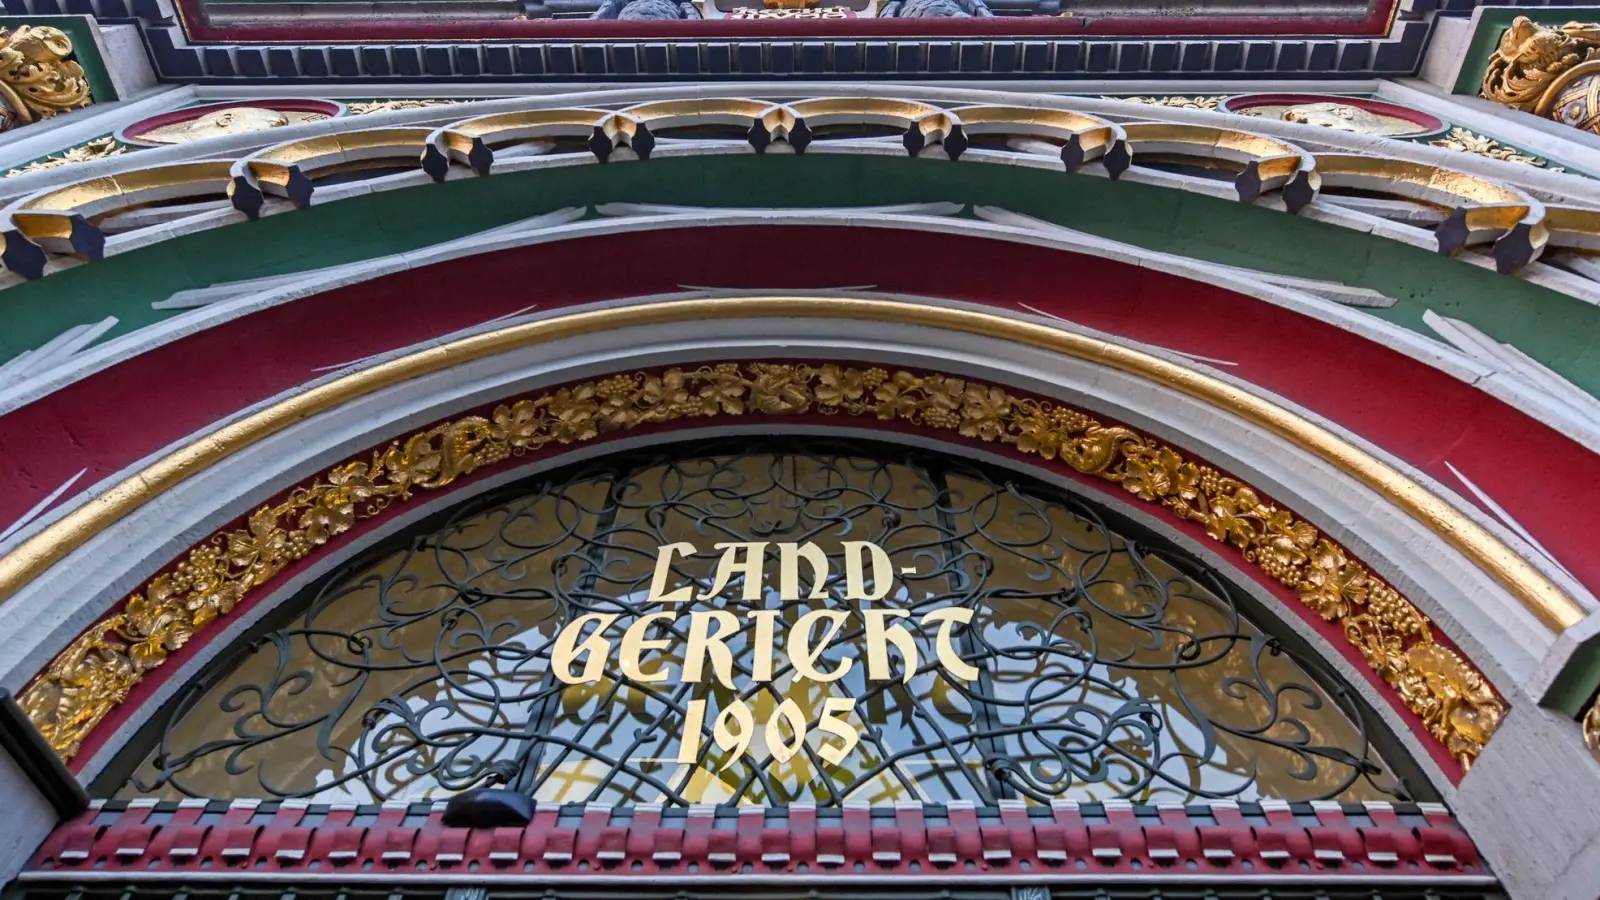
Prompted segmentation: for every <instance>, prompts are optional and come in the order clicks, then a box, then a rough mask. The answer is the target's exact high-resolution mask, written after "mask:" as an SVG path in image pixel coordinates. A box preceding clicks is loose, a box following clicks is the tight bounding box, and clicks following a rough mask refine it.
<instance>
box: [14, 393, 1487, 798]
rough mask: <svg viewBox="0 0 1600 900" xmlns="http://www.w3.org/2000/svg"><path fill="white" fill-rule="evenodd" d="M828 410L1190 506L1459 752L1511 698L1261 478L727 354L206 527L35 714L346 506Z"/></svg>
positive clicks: (1131, 438)
mask: <svg viewBox="0 0 1600 900" xmlns="http://www.w3.org/2000/svg"><path fill="white" fill-rule="evenodd" d="M802 414H821V415H831V416H841V417H850V418H861V419H866V420H876V421H880V422H896V423H899V424H900V425H901V426H904V427H914V428H922V429H927V430H930V431H934V432H944V433H949V434H953V435H959V436H960V437H962V438H966V439H969V440H975V441H980V442H984V443H992V444H999V445H1005V446H1009V447H1011V448H1014V449H1015V450H1016V451H1018V452H1020V453H1022V454H1025V455H1028V456H1033V457H1037V458H1039V459H1041V460H1044V461H1046V462H1049V463H1052V464H1055V465H1060V466H1064V467H1066V468H1067V469H1070V470H1072V471H1074V472H1077V473H1080V474H1082V475H1086V476H1089V477H1092V478H1097V479H1101V480H1104V481H1106V482H1110V483H1112V484H1116V485H1120V486H1121V487H1122V489H1123V490H1124V491H1126V492H1127V493H1128V494H1129V495H1131V497H1133V498H1137V499H1138V500H1140V501H1143V502H1144V503H1147V504H1150V505H1153V506H1159V507H1161V508H1163V509H1165V510H1166V511H1167V512H1168V513H1170V514H1171V515H1173V516H1176V517H1177V518H1179V519H1181V520H1183V521H1187V522H1192V523H1195V524H1198V525H1199V526H1201V527H1202V528H1203V529H1204V531H1205V534H1206V535H1207V536H1208V537H1209V538H1210V539H1211V540H1212V541H1214V542H1216V543H1218V544H1222V545H1227V546H1229V547H1231V548H1233V549H1234V550H1235V551H1237V552H1238V553H1239V554H1240V556H1241V557H1242V559H1243V561H1244V562H1245V563H1246V564H1248V565H1249V566H1250V567H1253V568H1254V569H1256V570H1257V571H1259V572H1260V573H1261V574H1263V575H1265V576H1266V577H1268V578H1270V579H1272V580H1273V581H1275V582H1277V583H1278V584H1281V585H1282V586H1284V587H1285V588H1287V589H1288V590H1290V591H1292V592H1293V594H1294V596H1295V597H1296V598H1298V600H1299V602H1300V603H1302V604H1303V605H1304V606H1305V607H1306V608H1307V609H1308V610H1309V611H1310V612H1311V613H1312V614H1314V615H1315V616H1316V617H1318V618H1320V619H1321V620H1322V621H1324V622H1328V623H1332V624H1334V625H1335V626H1336V627H1337V628H1338V629H1339V630H1340V632H1342V634H1343V636H1344V638H1345V640H1346V641H1348V643H1349V645H1350V646H1351V647H1352V648H1353V649H1354V650H1355V651H1357V652H1358V653H1359V655H1360V656H1361V658H1363V659H1364V660H1365V661H1366V662H1367V664H1368V665H1369V666H1370V667H1371V668H1372V670H1373V671H1374V672H1375V673H1376V674H1377V675H1378V677H1379V678H1380V679H1381V680H1382V681H1383V682H1384V683H1386V684H1387V685H1388V686H1389V687H1390V688H1391V689H1392V690H1393V691H1394V692H1395V695H1396V697H1397V698H1398V700H1399V702H1400V703H1401V704H1402V705H1404V706H1405V707H1406V709H1408V710H1409V711H1410V712H1411V713H1412V714H1414V715H1415V716H1416V717H1417V719H1418V720H1420V725H1421V726H1422V728H1423V730H1425V731H1427V733H1428V734H1429V735H1431V736H1432V738H1433V740H1435V741H1437V742H1438V743H1439V744H1440V745H1441V746H1442V747H1443V748H1444V749H1445V750H1446V751H1447V752H1448V754H1449V755H1450V756H1451V757H1452V758H1453V759H1455V760H1456V761H1457V762H1458V763H1459V764H1460V765H1461V766H1462V767H1463V768H1466V767H1468V766H1470V765H1471V763H1472V761H1473V760H1474V759H1475V758H1476V757H1477V756H1478V754H1479V753H1480V752H1481V751H1482V750H1483V747H1484V745H1485V744H1486V743H1487V741H1488V740H1489V738H1490V737H1491V736H1492V735H1493V734H1494V732H1495V730H1496V729H1497V728H1498V727H1499V724H1500V722H1501V720H1502V719H1503V718H1504V716H1505V712H1506V705H1505V703H1504V701H1503V700H1502V699H1501V698H1500V697H1499V696H1498V695H1497V694H1496V693H1495V691H1494V689H1493V688H1492V687H1491V686H1490V685H1489V684H1488V682H1487V681H1486V679H1485V678H1484V677H1483V675H1482V674H1481V673H1480V672H1478V671H1477V670H1476V669H1475V668H1473V667H1472V665H1471V664H1470V663H1469V662H1467V661H1466V660H1464V659H1463V658H1462V657H1461V656H1460V655H1459V654H1457V653H1456V652H1455V651H1454V650H1452V649H1450V648H1449V647H1447V646H1445V645H1444V644H1442V643H1440V641H1439V639H1438V637H1437V635H1436V633H1435V631H1434V628H1433V625H1432V623H1431V622H1430V621H1429V620H1428V618H1427V617H1426V616H1424V615H1423V614H1422V613H1421V612H1420V611H1419V610H1418V609H1417V607H1416V606H1415V605H1414V604H1413V603H1412V602H1411V601H1410V600H1408V599H1407V598H1405V597H1404V596H1402V595H1401V594H1400V593H1399V591H1397V590H1396V589H1395V588H1394V587H1393V586H1391V585H1390V584H1388V583H1387V582H1385V581H1384V580H1383V579H1381V578H1380V577H1378V576H1377V575H1376V574H1375V573H1374V572H1373V571H1372V570H1371V569H1370V568H1369V567H1367V566H1366V565H1365V564H1363V563H1362V562H1361V561H1359V560H1357V559H1355V558H1353V557H1352V556H1351V555H1350V554H1349V552H1348V551H1347V550H1346V549H1345V548H1344V547H1342V546H1340V545H1339V544H1338V543H1337V542H1335V541H1333V540H1331V539H1329V538H1328V537H1326V536H1325V535H1323V534H1322V533H1321V532H1320V531H1319V530H1318V529H1317V528H1316V527H1315V526H1313V525H1312V524H1310V523H1309V522H1307V521H1305V520H1304V519H1303V518H1301V517H1299V516H1297V515H1296V514H1295V513H1293V512H1292V511H1290V510H1287V509H1285V508H1283V507H1282V506H1279V505H1278V504H1277V503H1275V502H1273V501H1272V500H1270V499H1268V498H1267V497H1265V496H1264V495H1263V494H1262V493H1261V492H1260V491H1258V490H1256V489H1255V488H1253V487H1251V486H1250V485H1247V484H1245V483H1243V482H1241V481H1239V480H1238V479H1236V478H1233V477H1231V476H1229V475H1227V474H1226V473H1224V472H1221V471H1219V470H1217V469H1215V468H1213V467H1211V466H1208V465H1205V464H1204V463H1201V462H1198V461H1196V460H1194V459H1192V458H1190V457H1188V456H1187V455H1186V454H1185V453H1184V452H1183V451H1181V450H1179V449H1177V448H1174V447H1171V446H1168V445H1166V444H1164V443H1162V442H1160V441H1158V440H1156V439H1154V438H1152V437H1149V436H1147V435H1144V434H1141V433H1139V432H1137V431H1134V430H1132V429H1130V428H1127V427H1124V426H1121V425H1108V424H1106V423H1103V422H1101V421H1099V420H1097V419H1095V418H1093V417H1092V416H1090V415H1088V414H1087V413H1084V412H1082V411H1080V410H1077V409H1073V408H1071V407H1067V406H1063V405H1061V404H1058V403H1054V402H1050V401H1045V400H1039V399H1034V398H1029V397H1024V396H1020V395H1016V394H1013V393H1011V392H1009V391H1007V390H1006V389H1004V388H1002V387H999V386H996V385H991V384H984V383H980V382H974V381H969V380H966V379H962V378H957V377H952V376H948V375H940V374H921V375H919V374H914V373H912V372H907V371H894V372H891V371H889V370H886V369H882V368H876V367H861V366H851V365H834V364H827V365H779V364H766V363H743V364H741V363H723V364H718V365H708V366H702V367H699V368H694V369H683V368H672V369H668V370H665V371H662V372H659V373H633V374H623V375H614V376H611V377H608V378H604V379H599V380H595V381H589V382H583V383H579V384H573V385H568V386H565V387H561V388H557V389H554V390H549V391H544V392H541V393H538V394H535V395H531V396H528V397H524V398H521V399H517V400H514V401H510V402H507V403H503V404H501V405H499V406H497V407H495V408H494V409H493V410H492V411H491V412H490V413H488V414H487V415H482V416H467V417H463V418H460V419H457V420H454V421H450V422H446V423H443V424H440V425H437V426H434V427H432V428H429V429H427V430H424V431H420V432H417V433H415V434H412V435H409V436H407V437H405V438H402V439H399V440H396V441H394V442H392V443H391V444H389V445H387V446H385V447H382V448H380V449H378V450H376V451H373V452H372V453H371V455H370V456H367V457H364V458H360V459H356V460H351V461H348V462H345V463H343V464H341V465H338V466H336V467H334V468H333V469H331V470H329V471H328V472H326V473H325V474H324V475H323V476H321V477H320V478H318V479H316V480H314V481H313V482H311V483H310V484H307V485H304V486H301V487H298V488H296V489H294V490H293V491H291V492H289V493H288V494H287V495H285V496H284V497H283V498H282V499H281V500H279V501H277V502H275V503H272V504H269V505H266V506H263V507H261V508H260V509H258V510H256V511H255V512H254V513H252V514H251V515H250V516H249V517H248V519H247V521H246V522H245V523H244V525H243V527H239V528H232V529H227V530H224V531H220V532H218V533H216V534H213V535H212V536H211V537H210V538H208V539H207V540H205V541H203V542H202V543H200V544H198V545H196V546H195V547H193V548H192V549H190V550H189V551H188V553H187V554H185V556H184V557H183V558H182V559H181V560H180V561H178V562H177V563H176V564H175V565H173V566H171V567H169V568H168V569H167V570H166V571H164V572H162V573H161V574H159V575H157V576H156V577H154V578H152V579H151V580H150V581H149V582H148V583H147V584H146V585H145V586H144V587H143V588H142V589H141V590H140V591H139V592H137V593H135V594H134V595H133V596H131V597H129V598H128V599H127V601H126V602H125V603H124V604H123V606H122V608H121V609H120V610H119V611H117V612H116V613H115V614H113V615H111V616H110V617H108V618H106V619H103V620H102V621H100V622H98V623H97V624H96V625H94V626H93V627H92V628H91V629H89V631H88V632H86V633H85V634H83V635H82V636H80V637H79V638H78V639H77V640H75V641H74V642H73V643H72V644H71V646H69V647H68V648H67V649H66V650H65V651H63V652H62V653H61V654H60V655H59V656H57V657H56V658H55V659H54V660H53V661H52V662H51V663H50V665H49V666H48V667H47V668H46V670H45V671H44V672H43V673H41V675H40V676H39V677H38V678H37V679H35V680H34V681H33V683H32V684H30V685H29V686H28V688H27V689H26V690H25V691H24V693H23V695H22V697H21V702H22V706H23V708H24V709H25V710H26V711H27V714H28V716H29V717H30V718H31V719H32V721H33V722H34V723H35V725H37V726H38V727H39V729H40V731H41V732H42V733H43V734H44V735H45V736H46V737H47V739H48V740H49V742H50V744H51V746H53V747H54V748H55V749H56V751H57V752H58V753H59V754H61V756H62V757H63V758H66V759H70V758H72V757H73V756H74V755H75V754H76V753H77V752H78V751H79V750H80V748H81V747H82V746H83V744H84V742H85V740H86V739H87V738H88V737H89V736H90V735H91V733H92V732H93V731H94V730H95V729H96V728H97V727H98V726H99V725H100V724H101V722H102V721H103V720H105V719H106V717H107V716H108V715H110V714H111V713H112V712H113V711H114V710H115V709H116V708H117V707H118V706H119V705H120V704H121V703H122V702H123V701H124V700H125V699H126V698H127V697H128V696H129V693H130V692H131V691H132V690H133V688H134V687H135V686H136V685H138V684H139V683H140V682H141V681H142V680H143V679H144V678H145V676H146V675H148V674H150V673H151V672H152V671H154V670H155V669H157V668H159V667H160V666H162V665H163V664H164V663H165V662H166V661H167V659H168V658H169V657H170V656H171V655H172V654H173V653H174V652H176V651H178V650H179V649H180V648H182V647H183V646H184V645H185V644H186V643H188V642H189V641H190V640H191V639H193V638H194V637H195V635H197V634H199V633H200V632H202V631H204V630H206V629H208V628H209V627H210V626H211V625H212V624H213V623H215V622H216V621H218V620H219V619H221V618H223V617H225V616H227V615H229V614H230V613H231V612H232V611H233V610H234V609H235V608H236V607H237V606H238V605H239V603H240V602H241V601H242V600H243V599H244V598H245V597H246V596H247V595H249V594H252V593H254V592H256V591H257V590H258V589H260V588H261V587H263V586H264V585H267V584H269V583H270V582H271V581H272V580H273V578H274V577H275V576H277V575H278V574H279V573H280V572H282V571H283V570H284V569H285V568H286V567H287V566H289V565H291V564H293V563H296V562H298V561H300V560H303V559H306V558H308V557H310V556H312V555H314V554H316V553H318V552H320V550H321V548H322V547H324V546H325V545H326V544H327V543H328V542H329V541H330V540H332V539H333V538H335V537H338V536H339V535H342V534H344V533H346V532H348V531H350V530H351V529H352V528H353V527H354V526H355V525H356V523H357V522H359V521H361V520H365V519H372V518H374V517H377V516H380V515H382V514H383V513H384V512H385V511H386V510H388V509H389V508H391V507H393V506H396V505H399V504H405V503H409V502H411V501H412V500H414V499H415V498H416V497H418V496H419V495H423V494H427V493H431V492H434V491H439V490H441V489H443V488H446V487H448V486H449V485H451V484H452V483H454V482H455V481H457V480H458V479H460V478H462V477H464V476H467V475H471V474H473V473H478V472H482V471H485V470H488V469H491V468H494V467H498V466H509V465H511V464H514V462H513V461H514V460H516V459H517V458H519V457H522V456H524V455H526V454H527V453H529V452H533V451H539V450H542V449H545V448H550V447H557V446H570V445H575V444H582V443H586V442H589V441H592V440H595V439H597V438H600V437H601V436H603V435H609V434H617V433H625V432H628V431H632V430H635V429H638V428H641V427H645V426H653V425H662V424H667V423H677V422H684V421H687V420H697V419H707V420H727V419H733V418H737V417H744V416H785V415H802Z"/></svg>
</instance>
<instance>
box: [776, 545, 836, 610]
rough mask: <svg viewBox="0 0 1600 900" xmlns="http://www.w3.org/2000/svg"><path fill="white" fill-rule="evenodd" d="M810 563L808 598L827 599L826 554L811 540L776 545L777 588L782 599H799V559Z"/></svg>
mask: <svg viewBox="0 0 1600 900" xmlns="http://www.w3.org/2000/svg"><path fill="white" fill-rule="evenodd" d="M801 559H804V560H805V561H806V562H808V563H810V564H811V594H810V597H809V599H812V600H826V599H828V588H827V584H828V555H827V554H826V553H823V552H822V548H821V547H818V546H817V545H816V544H814V543H812V542H811V541H806V542H805V543H804V544H796V543H792V542H791V543H785V544H779V545H778V562H779V567H778V590H779V593H780V597H781V598H782V599H784V600H799V599H800V560H801Z"/></svg>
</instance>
